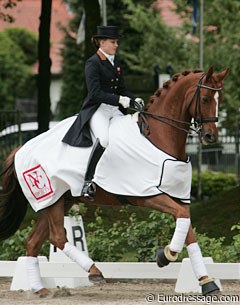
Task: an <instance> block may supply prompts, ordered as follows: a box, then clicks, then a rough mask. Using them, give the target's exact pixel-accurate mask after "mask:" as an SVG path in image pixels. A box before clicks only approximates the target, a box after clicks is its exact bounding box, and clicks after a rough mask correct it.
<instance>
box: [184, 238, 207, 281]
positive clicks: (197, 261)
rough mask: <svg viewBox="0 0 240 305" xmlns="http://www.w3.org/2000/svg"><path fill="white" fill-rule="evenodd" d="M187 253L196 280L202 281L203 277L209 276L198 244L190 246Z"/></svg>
mask: <svg viewBox="0 0 240 305" xmlns="http://www.w3.org/2000/svg"><path fill="white" fill-rule="evenodd" d="M187 251H188V256H189V258H190V261H191V264H192V268H193V272H194V274H195V276H196V278H197V279H200V278H201V277H202V276H207V275H208V273H207V269H206V267H205V264H204V262H203V257H202V252H201V249H200V247H199V245H198V243H192V244H190V245H188V246H187Z"/></svg>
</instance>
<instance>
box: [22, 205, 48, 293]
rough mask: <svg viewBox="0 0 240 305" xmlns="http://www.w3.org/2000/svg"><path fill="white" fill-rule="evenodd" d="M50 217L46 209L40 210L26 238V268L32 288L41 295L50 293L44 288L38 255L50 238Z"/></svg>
mask: <svg viewBox="0 0 240 305" xmlns="http://www.w3.org/2000/svg"><path fill="white" fill-rule="evenodd" d="M48 236H49V230H48V219H47V215H46V212H45V210H44V211H41V212H39V214H38V219H37V222H36V225H35V227H34V228H33V230H32V232H31V234H30V235H29V236H28V237H27V239H26V254H27V257H26V270H27V277H28V281H29V283H30V285H31V290H32V291H33V292H35V293H39V295H40V296H41V297H44V296H46V295H47V294H48V290H47V289H46V288H44V286H43V284H42V280H41V276H40V269H39V263H38V258H37V256H38V255H39V253H40V250H41V247H42V245H43V243H44V241H45V240H47V239H48Z"/></svg>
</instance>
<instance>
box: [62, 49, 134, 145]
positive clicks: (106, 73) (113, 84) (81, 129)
mask: <svg viewBox="0 0 240 305" xmlns="http://www.w3.org/2000/svg"><path fill="white" fill-rule="evenodd" d="M114 62H115V63H114V66H113V65H112V64H111V63H110V61H109V60H108V59H107V58H106V56H105V55H104V54H103V53H102V52H101V51H97V53H95V54H94V55H93V56H92V57H90V58H89V59H88V60H87V61H86V65H85V77H86V83H87V89H88V95H87V97H86V99H85V101H84V103H83V106H82V108H81V110H80V112H79V114H78V116H77V118H76V120H75V121H74V122H73V124H72V126H71V127H70V128H69V130H68V131H67V133H66V134H65V136H64V138H63V139H62V141H63V142H64V143H67V144H69V145H71V146H77V147H89V146H91V145H92V144H93V143H92V138H91V134H90V128H89V120H90V119H91V117H92V116H93V114H94V113H95V111H96V110H97V109H98V107H99V106H100V104H101V103H105V104H109V105H113V106H119V109H120V111H122V112H123V114H126V112H127V110H126V109H124V108H123V107H122V106H121V105H120V104H119V103H118V101H119V96H120V95H121V96H128V97H130V98H131V99H135V97H134V96H133V95H132V94H131V93H130V92H129V91H128V90H127V89H126V87H125V84H124V79H123V74H122V71H121V67H120V64H119V62H118V60H117V58H116V57H115V61H114Z"/></svg>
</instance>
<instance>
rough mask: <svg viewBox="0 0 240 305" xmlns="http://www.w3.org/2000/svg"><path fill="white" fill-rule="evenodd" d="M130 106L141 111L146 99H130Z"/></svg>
mask: <svg viewBox="0 0 240 305" xmlns="http://www.w3.org/2000/svg"><path fill="white" fill-rule="evenodd" d="M130 107H131V108H134V109H136V110H137V111H141V110H143V108H144V100H143V99H141V98H140V97H137V98H135V100H131V101H130Z"/></svg>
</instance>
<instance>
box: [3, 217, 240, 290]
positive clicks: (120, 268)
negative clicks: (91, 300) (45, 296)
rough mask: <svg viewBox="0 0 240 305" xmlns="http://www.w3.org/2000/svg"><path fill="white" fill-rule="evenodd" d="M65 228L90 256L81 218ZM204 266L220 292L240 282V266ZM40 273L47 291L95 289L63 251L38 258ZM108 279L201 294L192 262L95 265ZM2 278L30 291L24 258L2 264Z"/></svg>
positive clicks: (207, 259)
mask: <svg viewBox="0 0 240 305" xmlns="http://www.w3.org/2000/svg"><path fill="white" fill-rule="evenodd" d="M64 226H65V229H66V232H67V237H68V240H69V242H71V243H73V244H74V245H76V246H77V247H78V248H79V249H80V250H81V251H83V252H85V253H86V255H88V250H87V243H86V238H85V232H84V226H83V222H82V218H81V216H79V217H65V218H64ZM204 262H205V264H206V268H207V270H208V273H209V276H210V277H212V278H214V279H215V280H216V283H217V284H218V285H219V287H220V289H221V283H220V280H240V263H214V262H213V260H212V258H211V257H205V258H204ZM39 265H40V273H41V277H42V279H43V283H44V285H45V287H46V288H55V287H57V286H60V287H62V286H65V287H68V288H76V287H79V286H84V285H88V286H89V285H92V284H91V283H90V282H89V281H88V274H87V273H86V272H85V271H84V270H82V269H81V268H80V267H79V266H78V265H77V264H76V263H73V262H72V261H71V260H70V259H69V258H67V257H66V256H65V255H64V253H62V251H60V250H58V249H55V248H54V247H53V246H52V245H51V247H50V255H49V261H48V259H47V258H46V257H43V256H40V257H39ZM96 265H97V267H98V268H99V269H100V270H101V271H102V272H103V275H104V277H105V278H106V279H112V280H123V279H124V280H132V279H135V280H147V279H148V280H164V279H170V280H176V286H175V291H176V292H180V293H187V292H200V286H199V284H198V281H197V280H196V278H195V276H194V274H193V271H192V267H191V263H190V260H189V258H185V259H183V261H182V262H181V263H170V264H169V265H168V266H166V267H164V268H159V267H158V266H157V264H156V263H155V262H154V263H152V262H151V263H150V262H144V263H143V262H96ZM0 277H12V284H11V288H10V289H11V290H20V289H22V290H29V289H30V286H29V283H28V280H27V274H26V268H25V257H20V258H19V259H18V260H17V261H0Z"/></svg>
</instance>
